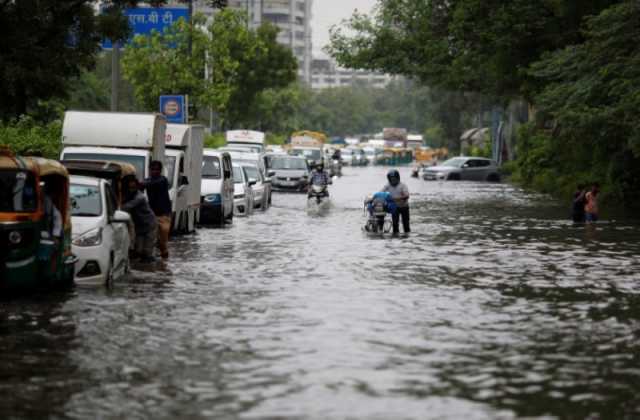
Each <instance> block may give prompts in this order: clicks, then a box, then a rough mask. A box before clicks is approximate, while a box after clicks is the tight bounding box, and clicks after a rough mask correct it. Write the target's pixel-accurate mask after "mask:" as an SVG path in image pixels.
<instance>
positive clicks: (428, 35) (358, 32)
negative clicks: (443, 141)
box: [328, 0, 617, 98]
mask: <svg viewBox="0 0 640 420" xmlns="http://www.w3.org/2000/svg"><path fill="white" fill-rule="evenodd" d="M614 3H617V1H615V0H593V1H589V2H576V1H575V0H555V1H550V0H510V1H508V2H505V1H504V0H456V1H451V0H385V1H381V2H379V3H378V6H379V7H378V9H377V13H376V15H375V16H374V17H373V18H371V17H369V16H365V15H360V14H355V15H354V16H353V17H352V18H351V19H350V20H349V22H348V25H347V27H346V28H337V29H334V30H332V33H331V45H330V46H329V48H328V51H329V53H330V54H331V55H332V56H333V57H335V58H336V59H337V60H338V62H339V63H341V64H342V65H345V66H347V67H351V68H366V69H371V70H379V71H383V72H387V73H392V74H402V75H406V76H411V77H415V78H417V79H419V80H420V81H422V82H424V83H427V84H429V85H431V86H442V87H444V88H447V89H453V90H462V91H473V92H482V93H485V94H487V95H489V96H491V97H494V98H509V97H513V96H514V95H520V94H523V93H524V94H527V93H528V92H529V91H530V90H531V89H533V88H534V87H535V84H536V81H535V80H534V79H532V78H531V77H530V75H528V74H527V73H526V72H524V71H523V69H526V68H527V67H528V66H529V65H530V64H531V63H533V62H535V61H537V60H538V59H539V58H540V56H541V55H542V54H543V53H544V52H546V51H550V50H555V49H557V48H560V47H563V46H565V45H570V44H573V43H575V42H577V41H579V40H580V38H581V36H580V23H581V20H582V18H583V17H584V16H588V15H590V14H592V13H597V12H599V11H601V10H603V9H604V8H605V7H607V6H609V5H611V4H614Z"/></svg>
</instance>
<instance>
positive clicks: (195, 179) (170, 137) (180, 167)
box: [164, 124, 204, 233]
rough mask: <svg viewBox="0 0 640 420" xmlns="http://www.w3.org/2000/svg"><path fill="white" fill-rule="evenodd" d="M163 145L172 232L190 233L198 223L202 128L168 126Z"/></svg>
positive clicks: (202, 142)
mask: <svg viewBox="0 0 640 420" xmlns="http://www.w3.org/2000/svg"><path fill="white" fill-rule="evenodd" d="M165 146H166V150H165V160H164V162H165V168H166V170H167V179H168V180H169V184H170V185H171V190H170V191H169V195H170V197H171V204H172V206H173V214H174V217H173V225H172V230H173V231H174V232H177V233H190V232H193V231H195V229H196V225H197V223H198V222H199V220H200V188H201V183H202V153H203V147H204V127H203V126H201V125H191V124H167V131H166V143H165Z"/></svg>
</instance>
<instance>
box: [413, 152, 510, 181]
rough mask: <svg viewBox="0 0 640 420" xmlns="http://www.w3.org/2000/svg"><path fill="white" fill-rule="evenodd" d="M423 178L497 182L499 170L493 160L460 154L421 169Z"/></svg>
mask: <svg viewBox="0 0 640 420" xmlns="http://www.w3.org/2000/svg"><path fill="white" fill-rule="evenodd" d="M422 178H423V179H424V180H456V181H490V182H499V181H500V172H499V171H498V167H497V166H496V164H495V162H494V161H492V160H491V159H487V158H481V157H466V156H460V157H455V158H452V159H449V160H446V161H444V162H443V163H441V164H439V165H437V166H431V167H427V168H425V169H424V170H423V171H422Z"/></svg>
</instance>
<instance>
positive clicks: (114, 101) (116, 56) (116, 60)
mask: <svg viewBox="0 0 640 420" xmlns="http://www.w3.org/2000/svg"><path fill="white" fill-rule="evenodd" d="M119 84H120V44H119V43H118V42H115V41H114V42H113V46H112V48H111V112H116V111H117V110H118V99H119V98H118V85H119Z"/></svg>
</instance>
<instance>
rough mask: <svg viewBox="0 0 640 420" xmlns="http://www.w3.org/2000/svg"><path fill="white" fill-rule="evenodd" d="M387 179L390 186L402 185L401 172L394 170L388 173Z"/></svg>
mask: <svg viewBox="0 0 640 420" xmlns="http://www.w3.org/2000/svg"><path fill="white" fill-rule="evenodd" d="M387 179H388V180H389V184H391V185H392V186H394V187H395V186H396V185H398V184H399V183H400V172H398V170H397V169H392V170H390V171H389V172H388V173H387Z"/></svg>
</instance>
